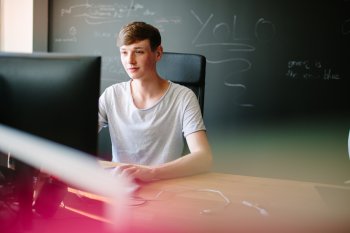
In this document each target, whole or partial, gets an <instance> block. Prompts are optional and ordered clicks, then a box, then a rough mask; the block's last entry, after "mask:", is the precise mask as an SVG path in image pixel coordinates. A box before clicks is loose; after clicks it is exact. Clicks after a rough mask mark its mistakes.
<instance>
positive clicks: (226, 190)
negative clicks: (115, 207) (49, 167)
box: [38, 163, 350, 233]
mask: <svg viewBox="0 0 350 233" xmlns="http://www.w3.org/2000/svg"><path fill="white" fill-rule="evenodd" d="M102 165H103V166H110V165H111V164H110V163H108V164H102ZM85 194H86V193H84V192H82V191H78V190H74V189H70V193H69V195H67V196H66V198H65V200H64V204H65V208H62V209H60V211H59V212H58V213H57V216H55V217H54V219H57V221H60V223H62V224H63V225H65V226H66V227H68V230H67V228H66V229H65V230H62V231H60V232H82V231H81V230H83V231H84V232H85V233H88V232H103V231H104V230H106V228H105V226H106V225H108V223H105V222H107V221H108V220H107V219H105V217H104V215H103V205H104V204H103V203H104V198H103V197H100V196H97V195H93V194H87V195H85ZM86 196H87V197H86ZM134 196H135V198H137V199H132V200H131V203H129V204H135V206H131V205H130V206H128V208H127V209H128V210H129V213H125V214H127V219H128V220H129V224H130V229H129V230H128V231H127V232H142V233H148V232H152V233H154V232H162V233H163V232H166V233H169V232H170V233H183V232H186V233H187V232H189V233H195V232H200V233H202V232H208V233H209V232H210V233H212V232H214V233H219V232H220V233H222V232H230V233H231V232H252V233H254V232H259V233H260V232H268V233H274V232H284V233H285V232H287V233H288V232H293V233H294V232H299V233H300V232H302V233H304V232H305V233H306V232H307V233H312V232H315V233H316V232H317V233H337V232H339V233H340V232H341V233H346V232H350V187H349V186H333V185H325V184H319V183H308V182H298V181H291V180H278V179H268V178H260V177H248V176H239V175H231V174H221V173H206V174H201V175H196V176H191V177H185V178H179V179H171V180H163V181H156V182H152V183H146V184H142V185H141V188H140V189H139V190H138V191H136V193H135V194H134ZM63 211H64V212H67V211H68V212H69V216H68V217H67V215H62V212H63ZM77 212H79V213H77ZM205 212H206V213H205ZM62 216H64V217H62ZM74 223H75V224H74ZM69 224H72V225H69ZM60 226H61V225H60ZM54 228H55V227H52V226H51V227H46V229H51V230H50V231H40V232H41V233H43V232H53V231H52V229H54ZM41 229H43V227H42V228H41ZM56 229H57V228H56ZM106 231H107V230H106ZM38 232H39V231H38ZM57 232H59V231H57Z"/></svg>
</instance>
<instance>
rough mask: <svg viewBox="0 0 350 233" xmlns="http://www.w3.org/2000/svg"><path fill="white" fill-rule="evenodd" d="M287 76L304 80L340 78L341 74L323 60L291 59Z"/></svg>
mask: <svg viewBox="0 0 350 233" xmlns="http://www.w3.org/2000/svg"><path fill="white" fill-rule="evenodd" d="M286 77H287V78H289V79H304V80H316V79H322V80H339V79H341V78H340V75H339V74H338V73H336V72H335V71H334V70H333V69H331V68H329V67H326V66H325V65H323V64H322V62H321V61H311V60H291V61H288V64H287V72H286Z"/></svg>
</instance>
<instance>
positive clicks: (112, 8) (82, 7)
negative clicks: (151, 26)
mask: <svg viewBox="0 0 350 233" xmlns="http://www.w3.org/2000/svg"><path fill="white" fill-rule="evenodd" d="M60 15H61V17H66V16H71V17H75V18H82V19H83V20H84V21H85V23H86V24H89V25H99V24H111V23H115V22H122V21H123V20H124V19H126V18H131V17H133V18H137V17H142V18H147V17H148V18H150V17H151V18H152V19H153V18H154V21H155V23H157V24H159V25H160V27H162V25H163V24H169V23H174V24H178V23H181V22H182V19H181V17H179V16H167V17H164V16H159V15H158V14H157V13H156V12H155V11H154V10H152V9H150V8H148V7H145V6H144V5H143V4H140V3H136V2H135V0H123V1H116V2H115V3H103V2H101V1H100V2H97V1H92V0H90V1H86V2H85V3H82V4H75V5H71V6H69V7H67V8H62V9H61V14H60Z"/></svg>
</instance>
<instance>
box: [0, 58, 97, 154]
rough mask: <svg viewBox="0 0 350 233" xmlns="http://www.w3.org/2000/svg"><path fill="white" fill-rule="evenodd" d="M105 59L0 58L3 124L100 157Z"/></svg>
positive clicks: (0, 108)
mask: <svg viewBox="0 0 350 233" xmlns="http://www.w3.org/2000/svg"><path fill="white" fill-rule="evenodd" d="M100 67H101V58H100V57H98V56H83V55H67V54H55V53H34V54H18V53H0V106H1V107H0V123H2V124H5V125H8V126H11V127H13V128H16V129H19V130H23V131H25V132H28V133H31V134H34V135H36V136H40V137H43V138H46V139H49V140H52V141H55V142H58V143H60V144H64V145H67V146H70V147H73V148H75V149H78V150H82V151H84V152H86V153H89V154H91V155H96V154H97V117H98V98H99V90H100Z"/></svg>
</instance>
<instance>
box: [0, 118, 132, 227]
mask: <svg viewBox="0 0 350 233" xmlns="http://www.w3.org/2000/svg"><path fill="white" fill-rule="evenodd" d="M0 151H3V152H10V153H11V156H13V157H14V158H16V159H18V160H21V161H22V162H25V163H26V164H28V165H30V166H32V167H35V168H37V169H41V170H42V171H45V172H47V173H49V174H50V175H53V176H56V177H57V178H59V179H60V180H62V181H64V182H66V183H67V184H70V185H74V186H76V187H78V188H81V189H84V190H85V191H88V192H92V193H94V194H98V195H101V196H104V197H107V198H109V199H110V200H111V203H109V204H106V205H107V212H106V215H107V216H105V217H106V218H107V219H109V220H110V222H112V223H115V225H113V227H115V228H117V229H120V230H122V229H125V228H128V226H129V221H128V220H129V219H127V218H128V217H129V214H128V212H127V211H128V208H127V205H128V204H127V203H128V200H129V197H128V195H129V193H130V188H132V187H134V186H133V184H132V183H130V182H129V181H128V180H127V179H125V178H124V177H122V176H113V175H112V174H110V172H108V171H106V170H104V169H103V168H102V167H101V166H100V165H99V164H98V163H97V161H96V159H95V158H93V156H91V155H89V154H86V153H84V152H81V151H78V150H75V149H72V148H70V147H67V146H64V145H60V144H58V143H54V142H52V141H49V140H46V139H43V138H40V137H37V136H33V135H30V134H28V133H24V132H22V131H19V130H15V129H13V128H10V127H7V126H4V125H1V124H0Z"/></svg>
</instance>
